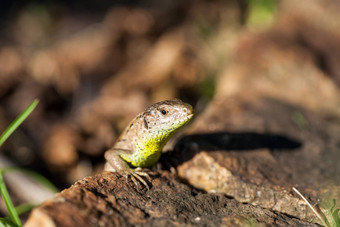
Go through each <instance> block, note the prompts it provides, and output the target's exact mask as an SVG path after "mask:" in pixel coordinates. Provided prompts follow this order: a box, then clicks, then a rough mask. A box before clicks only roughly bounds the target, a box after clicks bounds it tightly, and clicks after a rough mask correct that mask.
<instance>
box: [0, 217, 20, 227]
mask: <svg viewBox="0 0 340 227" xmlns="http://www.w3.org/2000/svg"><path fill="white" fill-rule="evenodd" d="M0 227H17V226H16V225H15V224H14V223H13V222H12V221H11V219H9V218H8V217H4V218H0Z"/></svg>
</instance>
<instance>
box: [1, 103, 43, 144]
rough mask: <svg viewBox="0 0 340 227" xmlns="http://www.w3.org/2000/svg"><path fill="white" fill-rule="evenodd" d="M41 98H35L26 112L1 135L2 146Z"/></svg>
mask: <svg viewBox="0 0 340 227" xmlns="http://www.w3.org/2000/svg"><path fill="white" fill-rule="evenodd" d="M38 103H39V100H38V99H35V100H34V101H33V102H32V103H31V105H29V106H28V107H27V108H26V109H25V111H24V112H22V113H21V114H20V115H19V116H18V117H17V118H16V119H15V120H14V121H13V122H12V123H11V124H10V126H8V128H7V129H6V130H5V131H4V132H3V133H2V134H1V136H0V146H1V145H2V144H3V143H4V142H5V141H6V140H7V139H8V137H9V136H10V135H11V134H12V133H13V132H14V131H15V129H17V128H18V126H19V125H20V124H21V123H22V122H23V121H24V120H25V119H26V118H27V117H28V115H30V113H31V112H32V111H33V110H34V109H35V107H36V106H37V105H38Z"/></svg>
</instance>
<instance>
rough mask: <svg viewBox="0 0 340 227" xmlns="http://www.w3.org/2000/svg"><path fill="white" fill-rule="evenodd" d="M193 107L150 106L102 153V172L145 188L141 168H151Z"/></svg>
mask: <svg viewBox="0 0 340 227" xmlns="http://www.w3.org/2000/svg"><path fill="white" fill-rule="evenodd" d="M193 115H194V114H193V109H192V107H191V106H190V105H189V104H187V103H184V102H182V101H181V100H179V99H174V100H166V101H162V102H158V103H155V104H153V105H151V106H149V107H148V108H147V109H146V110H145V111H144V112H142V113H140V114H138V115H137V116H136V117H135V118H134V119H133V120H132V121H131V122H130V124H129V126H128V127H126V128H125V130H124V131H123V132H122V134H121V135H120V137H119V138H118V140H117V141H116V143H115V145H114V146H113V147H112V148H111V149H110V150H108V151H106V152H105V159H106V164H105V168H104V170H105V171H111V172H118V173H119V174H121V175H123V176H125V177H128V176H130V177H131V179H132V180H133V182H134V183H135V184H136V185H137V180H136V178H137V179H138V180H139V181H140V182H142V183H143V184H144V185H145V186H146V187H147V188H148V185H147V183H146V182H145V181H144V179H143V178H142V176H144V177H147V178H149V175H148V174H147V173H146V172H143V170H142V169H141V168H149V167H152V166H153V165H154V164H155V163H156V162H157V161H158V159H159V157H160V156H161V153H162V149H163V147H164V145H165V144H166V143H167V142H168V140H169V139H170V137H171V136H172V135H173V134H174V133H175V132H176V131H177V130H178V129H179V128H180V127H182V126H183V125H185V124H186V123H188V122H189V121H190V120H191V118H192V117H193Z"/></svg>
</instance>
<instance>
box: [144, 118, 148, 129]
mask: <svg viewBox="0 0 340 227" xmlns="http://www.w3.org/2000/svg"><path fill="white" fill-rule="evenodd" d="M143 121H144V127H145V128H146V129H149V125H148V122H147V121H146V119H145V117H143Z"/></svg>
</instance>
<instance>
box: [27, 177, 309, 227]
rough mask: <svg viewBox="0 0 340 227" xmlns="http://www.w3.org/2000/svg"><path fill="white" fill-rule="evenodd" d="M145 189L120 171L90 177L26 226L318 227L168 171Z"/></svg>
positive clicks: (38, 211)
mask: <svg viewBox="0 0 340 227" xmlns="http://www.w3.org/2000/svg"><path fill="white" fill-rule="evenodd" d="M152 185H153V186H152V188H151V189H150V190H149V191H147V190H146V189H141V190H140V191H138V190H136V189H135V188H134V184H133V183H132V182H129V183H128V184H126V181H125V178H123V177H120V176H117V175H116V174H114V173H104V174H101V175H96V176H93V177H87V178H85V179H83V180H81V181H79V182H77V183H76V184H74V185H73V186H72V187H71V188H69V189H66V190H64V191H63V192H61V193H59V194H58V195H57V196H56V197H55V198H54V199H52V200H50V201H46V202H45V203H43V204H42V205H41V206H40V207H39V208H37V209H35V210H34V211H33V212H32V214H31V217H30V219H29V220H28V222H27V223H26V226H28V227H31V226H42V223H43V225H44V226H48V227H52V226H235V225H245V224H251V223H264V224H268V225H277V226H301V225H306V226H313V225H312V224H308V223H307V222H303V221H301V220H299V219H295V218H291V217H288V216H286V215H283V214H279V213H275V212H272V211H270V210H268V209H263V208H261V207H259V206H252V205H248V204H242V203H240V202H237V201H236V200H234V199H230V198H228V197H227V196H225V195H222V194H209V193H205V192H202V191H199V190H197V189H194V188H191V187H189V186H187V185H186V184H183V183H181V182H180V181H179V180H178V179H177V178H175V177H174V176H173V175H171V174H169V173H168V172H163V173H162V174H161V175H158V176H157V177H155V178H154V179H153V180H152Z"/></svg>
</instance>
